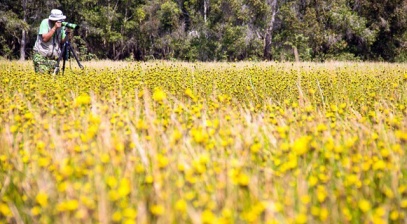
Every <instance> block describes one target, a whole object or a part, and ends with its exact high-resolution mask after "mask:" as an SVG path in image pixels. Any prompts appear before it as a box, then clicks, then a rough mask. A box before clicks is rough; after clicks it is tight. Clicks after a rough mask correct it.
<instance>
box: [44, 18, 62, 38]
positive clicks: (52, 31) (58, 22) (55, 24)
mask: <svg viewBox="0 0 407 224" xmlns="http://www.w3.org/2000/svg"><path fill="white" fill-rule="evenodd" d="M61 26H62V22H61V21H57V22H55V23H54V26H53V27H52V28H51V29H50V30H49V32H48V33H46V34H43V35H42V40H43V41H44V42H48V41H49V40H50V39H51V37H52V35H54V33H55V32H57V29H58V28H60V27H61Z"/></svg>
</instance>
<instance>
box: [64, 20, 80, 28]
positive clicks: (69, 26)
mask: <svg viewBox="0 0 407 224" xmlns="http://www.w3.org/2000/svg"><path fill="white" fill-rule="evenodd" d="M61 23H62V26H65V27H68V28H70V29H78V28H79V25H77V24H75V23H69V22H64V21H61Z"/></svg>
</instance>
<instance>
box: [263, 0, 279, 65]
mask: <svg viewBox="0 0 407 224" xmlns="http://www.w3.org/2000/svg"><path fill="white" fill-rule="evenodd" d="M266 2H267V4H268V5H269V6H270V10H271V17H270V21H269V22H268V24H267V28H266V33H265V35H264V51H263V58H264V60H271V59H272V54H271V41H272V39H273V26H274V22H275V20H276V14H277V11H278V10H277V0H266Z"/></svg>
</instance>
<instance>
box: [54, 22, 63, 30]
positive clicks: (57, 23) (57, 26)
mask: <svg viewBox="0 0 407 224" xmlns="http://www.w3.org/2000/svg"><path fill="white" fill-rule="evenodd" d="M61 26H62V22H61V21H57V22H55V25H54V28H55V29H58V28H61Z"/></svg>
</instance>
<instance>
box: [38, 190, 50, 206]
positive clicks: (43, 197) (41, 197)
mask: <svg viewBox="0 0 407 224" xmlns="http://www.w3.org/2000/svg"><path fill="white" fill-rule="evenodd" d="M35 200H36V201H37V203H38V204H39V205H40V206H41V207H45V206H47V205H48V195H47V194H46V193H45V192H39V193H38V194H37V196H36V197H35Z"/></svg>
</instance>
